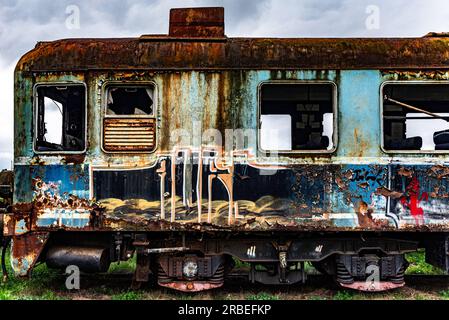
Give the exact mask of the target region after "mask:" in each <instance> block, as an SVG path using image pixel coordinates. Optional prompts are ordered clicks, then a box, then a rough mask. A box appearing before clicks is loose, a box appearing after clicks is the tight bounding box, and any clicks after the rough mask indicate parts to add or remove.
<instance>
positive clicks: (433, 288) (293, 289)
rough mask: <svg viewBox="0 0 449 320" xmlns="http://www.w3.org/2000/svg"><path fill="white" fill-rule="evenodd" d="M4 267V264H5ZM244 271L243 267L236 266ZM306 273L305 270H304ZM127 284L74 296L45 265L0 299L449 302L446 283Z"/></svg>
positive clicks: (98, 285)
mask: <svg viewBox="0 0 449 320" xmlns="http://www.w3.org/2000/svg"><path fill="white" fill-rule="evenodd" d="M407 259H408V261H409V262H410V267H409V269H408V271H407V273H408V274H441V273H442V272H441V270H438V269H436V268H434V267H432V266H430V265H428V264H426V263H425V261H424V254H423V252H418V253H413V254H410V255H408V256H407ZM8 265H9V261H8ZM237 266H238V267H240V268H241V267H245V265H244V264H237ZM134 267H135V261H134V260H132V261H130V262H125V263H124V262H122V263H120V264H112V265H111V268H110V269H109V272H110V273H124V272H126V273H129V272H131V271H132V270H133V269H134ZM309 268H311V267H309ZM129 285H130V283H129V280H124V281H113V282H112V283H111V282H108V280H107V279H104V278H102V279H93V278H92V277H89V279H83V277H81V289H80V290H67V289H66V287H65V278H64V277H62V276H61V273H60V272H58V271H55V270H51V269H48V268H47V267H46V266H45V265H39V266H37V267H36V268H35V270H34V273H33V277H32V278H31V279H17V278H14V277H11V278H10V279H8V280H7V281H6V282H3V283H1V284H0V299H1V300H5V299H7V300H12V299H38V300H60V299H108V300H111V299H112V300H138V299H166V300H167V299H168V300H171V299H176V300H192V299H200V300H210V299H217V300H228V299H238V300H284V299H285V300H290V299H295V300H298V299H301V300H359V299H369V300H372V299H374V300H379V299H388V300H392V299H395V300H408V299H413V300H424V299H425V300H428V299H432V300H440V299H446V300H449V287H448V282H445V283H438V284H436V285H435V284H432V285H430V284H429V285H409V286H407V287H404V288H400V289H397V290H394V291H391V292H387V293H359V292H356V291H351V290H342V289H340V288H339V287H337V286H336V285H335V284H332V283H329V282H325V283H311V284H306V285H296V286H290V287H278V286H269V287H267V286H261V285H248V284H239V283H231V284H227V285H226V286H225V287H224V288H222V289H218V290H213V291H208V292H202V293H198V294H181V293H178V292H174V291H171V290H168V289H163V288H157V287H153V288H151V287H146V288H143V289H141V290H131V289H129Z"/></svg>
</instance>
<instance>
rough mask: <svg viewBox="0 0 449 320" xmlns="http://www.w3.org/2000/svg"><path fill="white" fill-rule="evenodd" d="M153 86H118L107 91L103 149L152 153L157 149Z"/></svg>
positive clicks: (110, 87)
mask: <svg viewBox="0 0 449 320" xmlns="http://www.w3.org/2000/svg"><path fill="white" fill-rule="evenodd" d="M154 89H155V88H154V86H153V85H144V86H143V85H116V86H109V87H108V88H107V90H106V97H107V99H106V116H105V118H104V119H103V150H105V151H107V152H152V151H154V150H155V148H156V118H155V109H154V108H155V103H154V91H155V90H154Z"/></svg>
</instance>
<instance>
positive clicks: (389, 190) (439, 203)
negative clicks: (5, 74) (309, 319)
mask: <svg viewBox="0 0 449 320" xmlns="http://www.w3.org/2000/svg"><path fill="white" fill-rule="evenodd" d="M223 16H224V10H223V9H222V8H196V9H174V10H172V11H171V14H170V33H169V35H151V36H142V37H140V38H132V39H68V40H59V41H53V42H41V43H38V44H37V46H36V47H35V48H34V49H33V50H31V51H30V52H28V53H27V54H25V55H24V56H23V57H22V59H21V60H20V61H19V63H18V65H17V68H16V70H15V118H14V122H15V150H14V154H15V156H14V158H15V166H14V174H15V185H14V205H13V207H12V210H11V212H10V213H8V214H5V215H4V217H3V220H4V237H5V238H12V240H13V244H12V265H13V268H14V271H15V273H16V274H17V275H20V276H26V275H29V274H30V273H31V271H32V269H33V266H34V265H35V264H36V263H37V262H39V261H41V262H46V263H47V264H48V265H49V266H50V267H60V268H63V267H65V266H67V265H70V264H76V265H78V266H79V267H80V268H81V270H83V271H86V272H102V271H105V270H107V268H108V266H109V263H110V262H112V261H120V260H127V259H129V258H131V257H132V255H134V254H136V255H137V269H136V274H135V281H136V283H142V282H145V281H148V279H149V277H154V278H155V279H157V281H158V283H159V284H160V285H162V286H166V287H170V288H174V289H177V290H183V291H198V290H205V289H211V288H216V287H219V286H221V285H223V282H224V279H225V277H226V274H227V273H228V272H229V271H230V270H231V269H232V259H231V257H236V258H238V259H241V260H243V261H246V262H249V263H251V266H252V267H251V270H250V272H249V277H250V279H251V280H252V281H257V282H262V283H267V284H278V283H291V284H293V283H297V282H300V281H305V276H306V275H305V273H304V268H303V267H304V262H306V261H311V262H312V263H313V264H314V265H315V266H316V267H317V268H318V269H319V270H320V271H322V272H325V273H328V274H331V275H334V276H335V278H336V280H337V281H338V282H339V283H341V284H342V285H344V286H347V287H351V288H356V289H361V290H368V289H369V290H384V289H389V288H394V287H398V286H402V285H403V284H404V271H405V269H406V267H407V262H406V260H405V258H404V254H405V253H407V252H412V251H415V250H417V249H418V248H420V247H424V248H425V249H426V258H427V260H428V261H429V262H430V263H432V264H433V265H436V266H439V267H441V268H443V269H444V270H446V271H447V270H448V269H449V259H448V236H447V235H448V233H447V232H448V231H449V219H448V211H447V208H448V206H449V196H448V192H449V191H448V180H447V177H448V176H449V167H447V164H446V162H447V154H448V152H449V150H448V149H449V148H447V146H446V143H449V141H446V140H447V137H446V136H445V134H446V130H447V129H449V128H445V130H441V131H438V132H435V134H434V137H433V138H434V143H435V146H434V147H433V149H432V150H430V149H429V150H424V149H425V147H424V143H423V141H422V140H423V139H422V138H421V137H411V138H410V137H407V136H406V134H407V132H406V131H407V130H409V131H410V130H411V129H407V128H409V127H407V126H408V124H406V121H419V120H420V121H427V120H428V119H429V118H428V117H429V115H422V114H420V113H415V114H410V113H407V112H409V111H410V110H409V109H407V108H405V107H401V106H398V105H397V104H396V105H394V106H393V105H392V104H386V103H385V99H384V96H385V95H386V94H388V95H390V96H391V97H393V98H395V97H396V99H397V100H400V101H403V102H404V101H405V102H407V103H409V104H410V105H416V106H421V107H428V108H429V109H428V110H433V112H434V113H437V114H440V115H441V116H440V117H442V118H443V119H440V121H443V122H444V121H445V119H444V110H445V109H444V107H445V106H446V107H448V106H449V98H448V97H447V95H448V93H449V90H447V89H449V81H448V80H449V40H448V39H447V38H446V37H445V35H438V34H429V35H428V36H426V37H423V38H408V39H262V38H253V39H247V38H228V37H226V36H225V35H224V22H223V21H224V19H223ZM401 86H402V87H401ZM446 88H447V89H446ZM305 92H307V98H303V96H301V95H302V94H303V93H304V96H305ZM446 92H448V93H446ZM286 97H287V98H286ZM300 97H301V99H302V100H301V99H300ZM312 97H314V98H312ZM45 99H47V100H48V99H50V100H52V101H53V103H54V104H55V105H56V106H57V107H58V109H59V112H61V114H62V118H63V120H62V121H63V123H62V125H60V126H61V127H62V128H63V129H62V134H63V137H62V142H61V143H60V144H57V143H56V144H55V143H50V142H49V136H47V134H48V131H49V130H50V131H51V128H50V127H49V126H48V121H52V120H51V119H50V120H48V119H47V120H46V119H45V114H46V113H45V112H47V111H42V110H47V109H46V108H47V105H46V104H45V101H46V100H45ZM127 99H128V100H127ZM276 99H277V100H276ZM283 99H284V100H283ZM289 99H290V100H289ZM129 101H132V104H136V105H137V104H139V107H140V103H142V106H146V107H144V108H140V109H139V110H138V112H137V111H136V110H137V109H138V108H137V107H136V108H135V109H134V111H129V110H128V109H126V108H128V107H130V106H129V105H130V104H131V102H129ZM298 101H301V102H300V103H299V102H298ZM304 101H305V102H304ZM128 102H129V103H128ZM423 105H424V106H423ZM148 106H150V107H148ZM278 106H283V107H282V108H284V109H282V110H284V111H282V112H280V111H279V108H280V107H278ZM292 106H293V107H292ZM49 108H50V107H49ZM53 108H54V107H53ZM145 108H147V109H146V110H145ZM276 108H278V109H276ZM320 108H324V109H323V110H326V111H324V113H323V114H321V113H320V111H319V110H320ZM130 110H131V109H130ZM285 110H287V111H285ZM317 110H318V111H317ZM48 112H49V111H48ZM133 112H134V113H133ZM279 113H280V114H279ZM48 114H51V113H50V112H49V113H48ZM325 114H327V116H326V117H327V119H329V117H331V120H328V124H329V123H331V124H332V130H333V132H331V134H330V135H328V136H327V137H326V136H324V135H323V132H321V133H320V130H321V131H322V130H324V129H323V128H322V127H323V125H322V124H323V123H324V122H325V120H323V119H324V118H325ZM305 115H306V116H305ZM270 116H271V117H273V116H275V117H276V116H279V117H280V118H279V119H283V121H284V122H282V123H283V124H285V125H286V127H288V128H290V127H291V128H290V132H291V134H290V135H288V136H287V137H286V140H285V139H284V137H283V139H284V140H283V142H282V143H285V142H286V141H287V140H288V141H289V142H288V143H289V144H290V146H289V147H287V149H288V150H287V151H286V150H284V151H280V152H279V154H278V155H277V157H276V158H275V161H274V160H273V159H274V158H273V157H269V156H267V154H266V153H264V152H263V148H262V147H261V142H262V141H261V140H262V139H261V135H260V134H258V137H257V139H249V141H248V143H247V145H244V146H243V147H240V148H237V147H236V148H235V149H234V150H232V151H230V152H228V150H226V149H224V148H223V147H222V146H218V144H214V143H215V142H216V141H214V143H212V144H211V143H209V142H208V141H201V140H199V139H200V137H201V135H202V134H203V133H204V132H205V131H207V130H208V129H217V130H219V132H220V133H221V134H222V136H223V137H225V136H226V129H253V130H255V132H259V131H260V121H261V117H265V118H264V119H270ZM275 117H274V118H275ZM426 117H427V118H426ZM274 118H272V119H274ZM286 119H293V120H292V121H290V123H289V120H286ZM304 119H305V120H304ZM307 119H309V120H310V119H315V120H316V119H318V120H316V121H315V120H314V121H315V122H314V123H318V124H314V125H312V124H311V123H312V120H310V121H309V120H307ZM426 119H427V120H426ZM302 120H304V121H305V122H304V121H303V122H301V121H302ZM55 121H56V120H55ZM264 121H265V120H264ZM267 121H268V120H267ZM295 121H296V122H295ZM308 121H309V122H308ZM45 122H47V125H46V124H45ZM292 123H293V124H292ZM438 125H440V126H443V127H444V123H443V124H441V123H438ZM198 126H199V127H198ZM415 127H416V126H415ZM418 127H419V126H418ZM180 129H182V130H184V131H183V132H184V135H185V137H184V138H187V140H186V141H189V143H182V142H181V143H177V142H176V141H173V140H172V139H170V138H171V135H172V134H173V132H174V131H175V130H180ZM443 129H444V128H443ZM259 133H260V132H259ZM409 133H410V132H409ZM312 136H313V137H314V138H313V139H312V138H307V137H312ZM304 137H306V138H304ZM304 139H306V140H304ZM307 139H309V140H307ZM290 140H291V141H290ZM59 141H61V140H59ZM181 141H184V140H181ZM198 141H200V142H198ZM371 265H375V266H377V267H379V270H380V276H381V279H380V280H381V282H380V285H379V286H377V287H376V286H374V287H369V288H368V287H366V286H365V282H364V279H365V278H366V276H367V273H368V270H369V268H368V267H369V266H371Z"/></svg>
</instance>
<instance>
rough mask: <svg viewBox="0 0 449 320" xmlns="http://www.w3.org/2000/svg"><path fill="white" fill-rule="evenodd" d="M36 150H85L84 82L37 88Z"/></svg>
mask: <svg viewBox="0 0 449 320" xmlns="http://www.w3.org/2000/svg"><path fill="white" fill-rule="evenodd" d="M36 99H37V115H36V116H37V132H36V144H35V149H36V151H83V150H84V147H85V137H84V135H85V116H86V115H85V112H86V111H85V104H86V90H85V87H84V85H61V86H58V85H51V86H38V87H37V95H36Z"/></svg>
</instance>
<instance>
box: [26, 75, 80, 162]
mask: <svg viewBox="0 0 449 320" xmlns="http://www.w3.org/2000/svg"><path fill="white" fill-rule="evenodd" d="M80 85H82V86H84V149H83V150H80V151H59V150H56V151H39V150H37V149H36V142H37V120H38V114H37V113H38V112H39V110H38V107H37V103H38V101H37V89H38V88H39V87H59V86H80ZM33 117H34V120H33V132H34V134H33V152H34V153H35V154H50V155H58V154H83V153H86V152H87V85H86V83H85V82H76V81H73V82H72V81H67V82H38V83H36V84H35V85H34V86H33Z"/></svg>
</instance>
